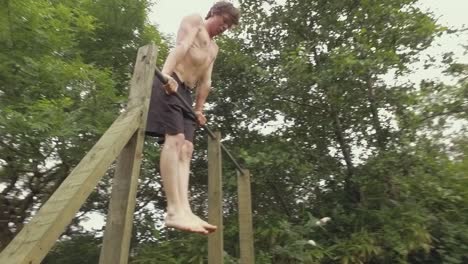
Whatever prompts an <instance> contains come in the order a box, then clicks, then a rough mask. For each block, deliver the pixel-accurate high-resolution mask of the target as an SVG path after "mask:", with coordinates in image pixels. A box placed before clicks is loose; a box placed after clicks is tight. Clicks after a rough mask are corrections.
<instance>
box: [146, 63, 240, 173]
mask: <svg viewBox="0 0 468 264" xmlns="http://www.w3.org/2000/svg"><path fill="white" fill-rule="evenodd" d="M154 73H155V75H156V77H158V79H159V80H160V81H161V82H162V83H163V84H167V82H168V80H167V78H166V77H165V76H164V75H163V74H162V73H161V72H160V71H159V70H158V69H156V70H155V72H154ZM174 95H175V96H177V98H178V99H179V100H180V101H181V102H182V104H184V106H185V107H186V108H187V110H188V111H189V114H190V117H191V118H192V119H193V120H194V121H197V116H196V115H195V112H194V111H193V109H192V106H191V105H189V103H187V101H185V99H184V98H182V96H180V94H179V93H178V92H176V93H174ZM202 128H203V129H205V130H206V132H207V133H208V135H209V136H210V137H211V138H212V139H216V135H215V134H214V133H213V131H212V130H211V129H210V128H209V127H208V126H207V125H206V124H205V125H202ZM219 143H220V145H221V148H222V149H223V150H224V152H226V154H227V155H228V157H229V158H230V159H231V161H232V162H233V163H234V165H235V166H236V168H237V170H238V171H239V172H240V173H241V174H242V175H244V169H243V168H242V167H241V166H240V164H239V163H238V162H237V161H236V159H235V158H234V156H233V155H232V154H231V152H229V150H228V149H227V148H226V147H225V146H224V144H223V143H221V142H219Z"/></svg>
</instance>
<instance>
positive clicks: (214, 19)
mask: <svg viewBox="0 0 468 264" xmlns="http://www.w3.org/2000/svg"><path fill="white" fill-rule="evenodd" d="M239 18H240V11H239V9H237V8H235V7H234V5H233V4H232V3H230V2H226V1H219V2H216V3H215V4H214V5H213V6H212V7H211V9H210V11H209V12H208V14H207V15H206V18H205V19H206V20H207V25H208V28H207V29H208V32H209V33H210V35H211V36H216V35H219V34H221V33H223V32H224V31H225V30H226V29H229V28H231V27H232V26H233V25H238V24H239Z"/></svg>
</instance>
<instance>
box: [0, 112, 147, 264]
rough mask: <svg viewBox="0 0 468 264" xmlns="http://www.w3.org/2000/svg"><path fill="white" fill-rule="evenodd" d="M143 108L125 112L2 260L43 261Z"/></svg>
mask: <svg viewBox="0 0 468 264" xmlns="http://www.w3.org/2000/svg"><path fill="white" fill-rule="evenodd" d="M141 115H142V110H141V108H133V109H131V110H130V111H127V112H124V113H122V114H121V115H120V116H119V118H117V120H116V121H115V122H114V123H113V124H112V125H111V127H110V128H109V129H108V130H107V131H106V132H105V133H104V135H103V136H102V137H101V138H100V139H99V141H98V142H97V143H96V144H95V145H94V146H93V148H92V149H91V150H90V151H89V152H88V154H86V156H85V157H84V158H83V159H82V160H81V161H80V163H79V164H78V165H77V166H76V167H75V169H73V171H72V172H71V173H70V175H68V177H67V178H66V179H65V180H64V181H63V183H62V184H61V185H60V186H59V188H58V189H57V190H56V191H55V192H54V194H53V195H52V196H51V197H50V198H49V200H48V201H47V202H46V203H45V204H44V205H43V206H42V208H41V209H40V210H39V212H38V213H37V215H36V216H34V217H33V219H32V220H31V221H30V222H29V223H28V224H27V225H25V226H24V228H23V229H22V230H21V232H20V233H19V234H18V235H17V236H16V237H15V238H14V239H13V241H12V242H11V243H10V244H9V245H8V246H7V247H6V248H5V249H4V250H3V251H2V252H1V253H0V263H15V264H22V263H27V264H33V263H40V262H41V260H42V259H43V258H44V257H45V256H46V255H47V253H48V251H49V250H50V248H51V247H52V246H53V245H54V243H55V241H56V240H57V238H58V237H59V236H60V234H61V233H62V232H63V231H64V230H65V227H66V226H67V225H68V224H69V223H70V222H71V220H72V219H73V217H75V214H76V213H77V212H78V210H79V209H80V207H81V205H82V204H83V203H84V201H85V200H86V198H87V197H88V196H89V195H90V194H91V192H92V191H93V189H94V187H95V186H96V185H97V183H98V181H99V180H100V179H101V178H102V176H103V175H104V173H105V172H106V170H107V168H108V167H109V165H110V164H111V163H112V162H113V161H114V160H115V158H116V157H117V155H119V153H120V151H121V150H122V149H123V147H124V146H125V144H126V143H127V142H128V140H129V138H130V137H131V136H132V135H133V134H134V133H135V131H136V129H137V128H138V126H139V125H140V122H141Z"/></svg>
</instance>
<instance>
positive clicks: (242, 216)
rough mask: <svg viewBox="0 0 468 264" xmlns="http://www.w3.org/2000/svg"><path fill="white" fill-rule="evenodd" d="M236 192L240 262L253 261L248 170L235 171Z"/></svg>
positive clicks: (248, 263) (250, 262)
mask: <svg viewBox="0 0 468 264" xmlns="http://www.w3.org/2000/svg"><path fill="white" fill-rule="evenodd" d="M237 194H238V197H239V198H238V199H239V201H238V203H239V243H240V262H239V263H240V264H253V263H255V257H254V243H253V225H252V198H251V197H252V195H251V191H250V172H249V171H248V170H244V174H241V173H240V172H237Z"/></svg>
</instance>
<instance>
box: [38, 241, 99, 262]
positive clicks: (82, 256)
mask: <svg viewBox="0 0 468 264" xmlns="http://www.w3.org/2000/svg"><path fill="white" fill-rule="evenodd" d="M100 243H101V241H100V239H96V238H95V237H94V236H93V235H76V236H73V238H71V239H66V240H63V241H60V242H58V243H57V244H56V245H55V246H54V248H53V249H52V250H51V252H50V253H49V255H48V256H47V257H46V258H45V259H44V260H43V261H42V263H44V264H55V263H57V264H60V263H67V264H82V263H99V253H100V250H101V249H100V247H99V244H100Z"/></svg>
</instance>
